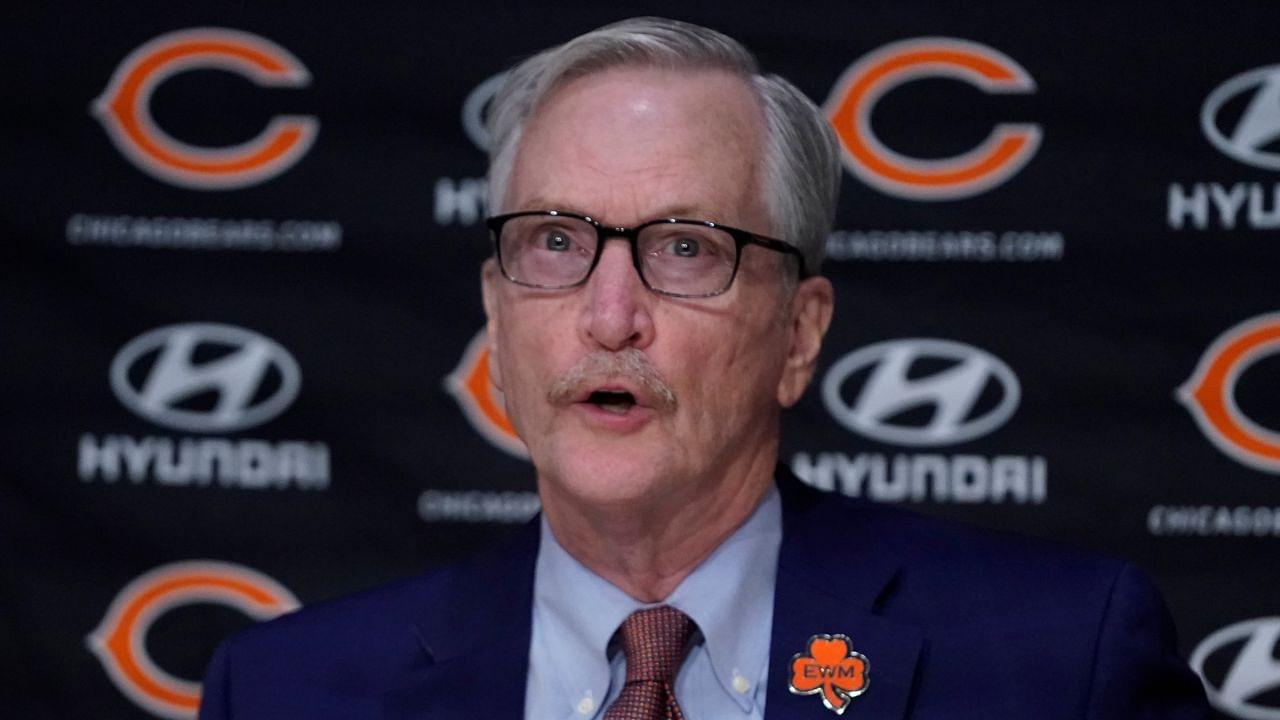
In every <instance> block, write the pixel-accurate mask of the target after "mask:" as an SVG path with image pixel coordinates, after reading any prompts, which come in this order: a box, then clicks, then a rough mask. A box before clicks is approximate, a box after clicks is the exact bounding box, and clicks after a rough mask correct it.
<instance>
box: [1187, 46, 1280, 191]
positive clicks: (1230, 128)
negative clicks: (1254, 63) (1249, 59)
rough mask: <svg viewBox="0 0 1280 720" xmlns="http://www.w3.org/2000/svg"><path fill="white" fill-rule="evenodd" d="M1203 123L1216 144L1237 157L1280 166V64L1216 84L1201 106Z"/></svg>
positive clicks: (1249, 162)
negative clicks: (1279, 143) (1279, 144)
mask: <svg viewBox="0 0 1280 720" xmlns="http://www.w3.org/2000/svg"><path fill="white" fill-rule="evenodd" d="M1200 126H1201V127H1202V128H1203V129H1204V134H1205V135H1206V136H1207V137H1208V138H1209V142H1211V143H1213V145H1214V147H1216V148H1218V149H1219V150H1221V151H1222V152H1224V153H1226V154H1227V155H1229V156H1231V157H1233V158H1235V159H1236V160H1239V161H1240V162H1242V163H1245V164H1247V165H1253V166H1254V167H1260V168H1266V169H1268V170H1280V150H1277V149H1276V147H1275V142H1276V140H1278V139H1280V65H1269V66H1267V67H1262V68H1257V69H1254V70H1250V71H1248V72H1246V73H1241V74H1239V75H1237V76H1235V77H1233V78H1231V79H1230V80H1228V81H1226V82H1224V83H1222V84H1221V85H1219V86H1218V87H1216V88H1214V90H1213V92H1211V93H1209V97H1208V98H1206V99H1205V101H1204V107H1203V108H1201V110H1200ZM1269 148H1270V149H1269Z"/></svg>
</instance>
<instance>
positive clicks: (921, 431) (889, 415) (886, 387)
mask: <svg viewBox="0 0 1280 720" xmlns="http://www.w3.org/2000/svg"><path fill="white" fill-rule="evenodd" d="M855 378H856V380H855ZM1020 393H1021V390H1020V387H1019V385H1018V378H1017V377H1016V376H1014V374H1013V371H1012V370H1010V369H1009V366H1008V365H1005V364H1004V363H1003V362H1002V361H1001V360H1000V359H999V358H997V357H996V356H994V355H992V354H991V353H988V352H986V351H984V350H979V349H978V348H975V347H972V346H970V345H965V344H963V343H958V342H953V341H950V340H935V339H929V338H906V339H901V340H889V341H886V342H881V343H876V344H874V345H869V346H867V347H865V348H862V349H860V350H856V351H854V352H852V353H849V354H848V355H846V356H844V357H843V358H841V359H840V360H839V361H837V362H836V364H835V365H833V366H831V369H830V370H828V371H827V375H826V378H825V379H824V380H823V383H822V400H823V402H824V403H825V404H826V406H827V410H828V411H830V413H831V415H832V416H833V417H834V418H835V419H836V421H837V422H839V423H840V424H841V425H844V426H845V427H846V428H848V429H850V430H852V431H854V432H856V433H858V434H860V435H864V436H866V437H869V438H871V439H873V440H879V441H881V442H886V443H895V444H899V445H950V444H953V443H958V442H964V441H965V440H972V439H974V438H976V437H980V436H982V435H985V434H987V433H989V432H991V431H993V430H995V429H996V428H998V427H1000V426H1001V425H1002V424H1004V422H1005V421H1006V420H1008V419H1009V417H1010V416H1011V415H1013V411H1014V410H1015V409H1017V407H1018V400H1019V397H1020Z"/></svg>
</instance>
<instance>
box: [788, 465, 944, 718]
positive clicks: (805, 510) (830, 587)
mask: <svg viewBox="0 0 1280 720" xmlns="http://www.w3.org/2000/svg"><path fill="white" fill-rule="evenodd" d="M778 487H779V492H780V493H781V495H782V507H783V541H782V548H781V549H780V551H779V556H778V580H777V587H776V589H775V592H774V609H773V630H772V633H771V639H770V645H769V648H770V649H769V680H768V682H769V687H768V689H767V696H766V701H765V716H766V717H767V718H768V720H801V719H803V718H823V717H834V716H835V714H834V713H831V712H830V711H828V710H827V709H826V708H825V707H824V706H823V704H822V701H821V699H819V698H818V697H816V696H812V695H805V696H801V695H795V694H793V693H791V692H790V690H789V689H788V681H789V680H790V676H791V659H792V657H793V656H794V655H795V654H796V653H803V652H805V651H806V648H807V646H808V641H809V638H810V637H811V636H813V635H817V634H832V635H833V634H837V633H839V634H843V635H847V636H848V637H849V638H850V640H851V642H852V648H851V649H852V650H855V651H857V652H859V653H862V654H863V655H865V656H866V657H867V660H868V664H869V672H868V678H869V681H870V682H869V684H868V686H867V690H866V692H865V693H863V694H862V695H861V696H859V697H856V698H853V699H852V700H851V701H850V703H849V706H848V707H847V708H846V710H845V712H844V714H843V715H842V716H841V717H842V718H855V719H856V718H867V719H868V720H871V719H874V720H901V719H902V718H905V717H906V716H907V713H908V711H909V704H910V700H911V691H912V685H913V682H914V678H915V672H916V664H917V661H918V658H919V655H920V651H921V649H922V646H923V644H924V640H925V638H924V636H923V634H922V633H921V632H920V630H919V629H917V628H915V627H913V626H910V625H904V624H902V623H898V622H894V621H890V620H888V619H886V618H884V617H882V616H880V615H877V614H876V609H877V605H878V602H879V601H880V600H881V599H882V598H883V596H885V595H886V594H887V593H888V591H889V590H891V588H892V585H893V583H894V581H895V579H896V578H897V575H898V572H899V563H898V554H897V553H896V552H895V550H894V548H893V545H892V542H891V540H890V535H891V533H890V532H887V530H888V529H887V528H886V529H884V530H886V532H879V530H881V528H878V527H877V522H876V519H877V518H876V511H875V509H874V507H873V506H870V505H868V504H850V503H844V502H837V501H834V500H833V499H831V498H824V497H823V496H822V494H821V493H818V492H817V491H814V490H812V489H810V488H807V487H805V486H803V485H801V484H800V482H799V481H798V480H795V479H794V478H792V477H790V476H789V475H788V474H786V473H785V472H780V473H779V486H778Z"/></svg>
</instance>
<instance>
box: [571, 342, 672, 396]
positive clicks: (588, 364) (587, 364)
mask: <svg viewBox="0 0 1280 720" xmlns="http://www.w3.org/2000/svg"><path fill="white" fill-rule="evenodd" d="M618 379H626V380H631V381H634V382H635V383H637V384H639V385H640V386H642V387H644V388H645V389H646V390H647V391H648V395H649V397H648V398H646V399H647V400H650V401H652V403H653V405H654V409H655V410H661V411H670V410H674V409H675V407H676V394H675V392H674V391H673V390H672V389H671V385H670V384H668V383H667V381H666V380H665V379H664V378H663V377H662V374H661V373H659V372H658V369H657V368H655V367H654V366H653V364H652V363H650V362H649V358H648V357H646V356H645V354H644V353H643V352H640V351H639V350H637V349H635V348H626V349H624V350H620V351H618V352H607V351H604V350H597V351H595V352H593V353H591V354H590V355H587V356H586V357H584V358H582V359H581V360H579V361H578V362H577V363H575V364H574V366H573V367H571V368H569V369H568V370H567V371H566V372H565V373H564V374H563V375H561V376H560V377H558V378H556V381H555V382H554V383H552V384H551V389H550V390H548V391H547V399H549V400H550V401H551V403H552V404H554V405H564V404H568V403H571V402H574V401H575V400H576V399H577V398H579V397H580V396H581V395H582V394H583V393H584V392H585V391H587V390H589V389H591V388H594V387H598V386H600V385H604V384H607V383H608V382H609V381H610V380H618Z"/></svg>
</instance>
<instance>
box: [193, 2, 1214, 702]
mask: <svg viewBox="0 0 1280 720" xmlns="http://www.w3.org/2000/svg"><path fill="white" fill-rule="evenodd" d="M492 125H493V128H492V129H493V135H494V138H495V143H494V150H493V156H492V160H491V166H490V176H489V179H490V188H491V207H492V208H493V209H494V211H495V212H496V214H495V216H494V217H492V218H490V220H489V223H488V224H489V228H490V230H491V232H492V235H493V239H494V246H495V252H494V257H493V258H492V259H491V260H489V261H488V262H486V263H485V265H484V267H483V270H482V284H483V291H484V305H485V311H486V313H487V315H488V319H489V338H490V341H491V347H490V351H491V352H490V357H491V358H492V362H493V365H492V367H491V375H492V377H493V378H494V381H495V382H496V383H497V384H498V385H499V387H501V389H502V390H503V391H504V393H505V397H506V403H507V412H508V414H509V416H510V418H511V420H512V423H513V424H514V425H515V427H516V429H517V431H518V432H519V434H520V436H521V437H522V438H523V439H524V441H525V443H526V444H527V445H528V448H529V453H530V456H531V457H532V459H533V464H534V467H535V468H536V471H537V484H538V492H539V494H540V496H541V498H542V506H543V514H542V516H541V518H540V519H539V520H538V521H537V522H535V523H533V524H531V525H530V527H529V528H528V529H527V531H526V532H525V534H524V535H522V536H520V537H519V538H517V539H516V541H515V542H514V543H512V544H510V545H508V546H506V547H503V548H500V549H499V550H497V551H495V552H493V553H491V554H489V555H486V556H484V557H481V558H478V559H476V560H473V561H471V562H469V563H467V564H464V565H460V566H457V567H452V568H447V569H445V570H441V571H438V572H434V573H431V574H428V575H426V576H424V577H422V578H418V579H415V580H411V581H408V582H406V583H403V584H399V585H395V586H391V587H388V588H383V589H379V590H375V591H372V592H370V593H366V594H364V595H361V596H357V597H355V598H351V599H347V600H340V601H337V602H334V603H329V604H326V605H322V606H317V607H313V608H309V609H307V610H304V611H302V612H299V613H297V614H295V615H292V616H289V617H285V618H282V619H280V620H277V621H275V622H272V623H268V624H266V625H263V626H259V627H255V628H252V629H251V630H249V631H248V632H246V633H244V634H242V635H240V636H238V637H236V638H234V639H232V640H231V641H229V642H228V643H226V644H224V646H223V647H222V648H221V649H220V650H219V653H218V655H217V657H216V658H215V659H214V662H213V664H212V665H211V669H210V672H209V675H208V678H207V681H206V683H205V699H204V706H203V709H202V715H201V716H202V717H204V718H207V719H208V720H213V719H215V718H240V719H244V718H308V719H314V718H363V717H422V718H480V717H519V716H521V715H523V716H524V717H527V718H555V719H561V720H567V719H569V718H605V720H623V719H641V718H643V719H645V720H649V719H653V718H681V717H684V718H689V719H690V720H711V719H715V718H744V719H746V718H761V717H767V718H817V717H827V716H830V713H836V714H842V713H845V712H846V711H847V712H848V714H849V717H862V718H876V719H877V720H894V719H899V718H908V717H910V718H920V719H927V718H983V719H984V720H989V719H990V718H1036V719H1037V720H1041V719H1046V718H1063V719H1066V718H1081V719H1083V718H1115V719H1116V720H1120V719H1122V718H1123V719H1125V720H1130V719H1132V718H1198V717H1204V716H1205V710H1204V705H1203V699H1202V693H1201V691H1200V687H1199V683H1198V681H1197V680H1196V679H1195V678H1194V676H1192V675H1191V674H1190V672H1189V671H1188V670H1187V669H1186V667H1185V666H1184V665H1183V663H1182V662H1181V660H1180V659H1179V658H1178V657H1177V654H1176V652H1175V650H1174V648H1173V644H1172V639H1171V627H1170V624H1169V620H1168V618H1167V614H1166V613H1165V611H1164V609H1163V607H1162V605H1161V603H1160V601H1159V599H1158V597H1157V595H1156V593H1155V591H1154V590H1153V589H1152V588H1151V587H1150V585H1149V584H1148V583H1147V582H1146V581H1145V580H1144V579H1142V578H1141V577H1140V576H1139V575H1138V574H1137V573H1136V572H1135V571H1134V570H1133V569H1132V568H1131V567H1129V566H1127V565H1125V564H1123V563H1120V562H1115V561H1109V560H1103V559H1099V558H1094V557H1090V556H1087V555H1085V554H1082V553H1076V552H1073V551H1070V550H1066V549H1061V548H1056V547H1049V546H1046V545H1040V544H1037V543H1032V542H1030V541H1021V540H1011V539H1008V538H1003V537H997V536H995V535H992V534H988V533H984V532H980V531H977V530H972V529H966V528H961V527H955V526H952V525H949V524H944V523H942V522H939V521H935V520H928V519H925V518H922V517H919V516H916V515H912V514H909V513H906V512H903V511H898V510H893V509H888V508H883V507H878V506H873V505H869V504H863V503H857V502H853V501H848V500H843V499H838V498H834V497H830V496H823V495H821V494H819V493H816V492H814V491H812V490H809V489H807V488H804V487H803V486H801V485H799V484H798V483H797V482H796V481H795V480H794V479H792V478H790V477H787V476H785V475H783V474H782V473H781V471H779V470H777V469H776V466H775V464H776V460H777V455H778V425H779V415H780V412H781V410H782V408H785V407H788V406H790V405H792V404H794V403H795V402H796V401H797V399H798V398H799V397H800V395H801V393H802V392H803V390H804V388H805V386H806V385H807V384H808V382H809V380H810V377H811V376H812V374H813V370H814V364H815V360H816V358H817V356H818V351H819V348H820V346H821V342H822V337H823V335H824V333H825V331H826V328H827V325H828V323H829V321H830V319H831V312H832V305H833V299H832V288H831V284H830V283H829V282H828V281H827V280H826V279H825V278H823V277H821V276H819V275H816V274H815V273H816V272H817V271H818V269H819V264H820V262H821V258H822V246H823V240H824V237H825V235H826V233H827V231H828V230H829V228H830V224H831V220H832V217H833V214H834V206H835V201H836V195H837V189H838V183H839V167H838V165H837V162H836V153H835V147H834V141H833V139H832V136H831V132H830V130H829V128H828V127H827V125H826V123H825V121H824V119H823V118H822V115H821V113H820V112H819V111H818V110H817V108H815V107H814V106H813V104H812V103H811V102H809V101H808V100H807V99H806V98H805V97H804V96H803V95H802V94H801V93H800V92H799V91H798V90H796V89H795V88H794V87H793V86H791V85H790V84H789V83H787V82H786V81H784V80H782V79H780V78H778V77H775V76H765V75H760V74H759V73H758V72H757V70H756V66H755V62H754V59H753V58H752V57H751V55H750V54H749V53H748V52H747V51H746V50H745V49H744V48H742V46H740V45H739V44H738V43H736V42H734V41H733V40H731V39H729V38H727V37H725V36H723V35H721V34H719V33H716V32H714V31H711V30H707V29H705V28H700V27H696V26H691V25H687V24H683V23H677V22H672V21H665V20H657V19H638V20H630V21H626V22H621V23H617V24H615V25H611V26H608V27H604V28H601V29H599V30H596V31H594V32H591V33H588V34H586V35H583V36H581V37H578V38H576V39H574V40H572V41H570V42H569V43H567V44H565V45H562V46H560V47H556V48H552V49H551V50H548V51H546V52H543V53H542V54H540V55H537V56H535V57H533V58H531V59H529V60H527V61H525V62H524V63H522V64H521V65H520V66H519V67H517V68H516V69H515V70H514V71H513V72H512V74H511V77H510V79H509V80H508V81H507V83H506V85H505V87H504V88H503V89H502V91H501V92H500V93H499V95H498V97H497V98H496V99H495V100H494V109H493V113H492Z"/></svg>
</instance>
